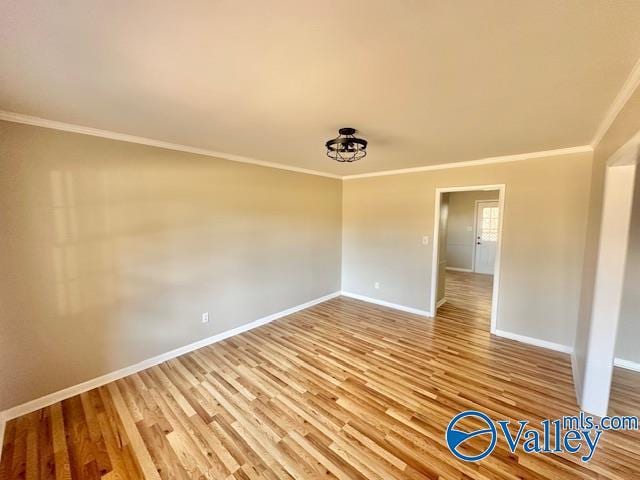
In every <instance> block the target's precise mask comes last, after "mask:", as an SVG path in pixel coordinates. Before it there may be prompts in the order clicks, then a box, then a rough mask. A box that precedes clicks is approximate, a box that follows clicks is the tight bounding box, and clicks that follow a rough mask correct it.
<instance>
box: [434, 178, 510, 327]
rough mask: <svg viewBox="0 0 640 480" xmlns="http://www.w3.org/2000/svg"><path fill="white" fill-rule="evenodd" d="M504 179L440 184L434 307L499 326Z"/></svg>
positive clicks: (438, 312) (440, 311)
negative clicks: (492, 182) (463, 184)
mask: <svg viewBox="0 0 640 480" xmlns="http://www.w3.org/2000/svg"><path fill="white" fill-rule="evenodd" d="M504 191H505V187H504V185H482V186H469V187H450V188H438V189H436V199H435V204H436V208H435V222H434V237H433V238H434V246H433V265H434V266H435V268H433V272H432V283H431V311H432V312H433V313H434V315H433V316H439V317H440V318H455V319H456V320H458V321H464V322H465V323H466V324H468V325H472V326H473V327H476V328H482V329H486V330H489V331H491V332H494V331H495V330H496V328H497V326H496V323H497V312H498V304H497V301H498V290H499V273H500V270H499V265H500V246H501V236H502V218H503V211H504Z"/></svg>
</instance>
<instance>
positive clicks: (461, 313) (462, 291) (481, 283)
mask: <svg viewBox="0 0 640 480" xmlns="http://www.w3.org/2000/svg"><path fill="white" fill-rule="evenodd" d="M492 291H493V275H483V274H481V273H470V272H457V271H454V270H447V272H446V275H445V288H444V296H445V298H446V299H447V301H446V302H445V303H444V304H443V305H442V306H441V307H440V308H439V309H438V316H439V317H441V318H445V319H455V320H457V321H458V322H463V323H465V324H467V325H469V326H470V327H476V328H482V329H484V330H489V328H490V326H491V294H492Z"/></svg>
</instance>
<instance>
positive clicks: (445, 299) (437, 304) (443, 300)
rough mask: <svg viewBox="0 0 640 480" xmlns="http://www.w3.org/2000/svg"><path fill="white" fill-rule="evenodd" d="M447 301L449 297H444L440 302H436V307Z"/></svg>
mask: <svg viewBox="0 0 640 480" xmlns="http://www.w3.org/2000/svg"><path fill="white" fill-rule="evenodd" d="M445 303H447V297H444V298H443V299H442V300H440V301H439V302H438V303H436V308H440V307H441V306H442V305H444V304H445Z"/></svg>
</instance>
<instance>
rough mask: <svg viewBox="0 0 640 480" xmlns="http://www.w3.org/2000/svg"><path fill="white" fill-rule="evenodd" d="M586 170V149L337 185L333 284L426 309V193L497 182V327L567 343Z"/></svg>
mask: <svg viewBox="0 0 640 480" xmlns="http://www.w3.org/2000/svg"><path fill="white" fill-rule="evenodd" d="M590 174H591V154H588V153H587V154H573V155H566V156H562V157H548V158H543V159H532V160H526V161H519V162H510V163H502V164H492V165H486V166H475V167H464V168H453V169H447V170H434V171H427V172H420V173H410V174H403V175H391V176H381V177H371V178H363V179H357V180H355V179H354V180H348V181H345V182H344V186H343V239H344V240H343V245H342V253H343V277H342V278H343V285H342V288H343V290H345V291H348V292H352V293H356V294H360V295H366V296H369V297H373V298H377V299H380V300H385V301H388V302H392V303H397V304H400V305H405V306H409V307H413V308H418V309H423V310H429V309H430V298H429V297H430V288H431V285H430V282H431V271H432V265H431V262H432V247H431V245H432V244H433V242H431V244H430V245H428V246H425V245H422V242H421V237H422V236H423V235H430V236H432V235H433V215H434V200H435V189H436V188H438V187H454V186H469V185H487V184H502V183H504V184H506V195H505V202H506V203H505V210H504V212H503V215H504V217H503V220H504V223H503V251H502V264H501V283H500V285H501V287H500V305H499V312H498V319H497V320H498V322H497V324H498V328H499V329H501V330H507V331H510V332H513V333H517V334H521V335H526V336H531V337H535V338H538V339H541V340H547V341H551V342H556V343H560V344H564V345H573V339H574V333H575V326H576V318H577V313H578V301H579V295H580V278H581V274H582V261H583V255H584V238H585V228H586V216H587V201H588V194H589V180H590ZM374 282H380V289H379V290H376V289H374V288H373V286H374Z"/></svg>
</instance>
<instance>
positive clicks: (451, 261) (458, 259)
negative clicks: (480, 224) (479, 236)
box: [447, 191, 499, 270]
mask: <svg viewBox="0 0 640 480" xmlns="http://www.w3.org/2000/svg"><path fill="white" fill-rule="evenodd" d="M498 197H499V194H498V192H497V191H492V192H483V191H477V192H452V193H451V194H450V197H449V225H448V234H447V266H448V267H451V268H461V269H465V270H473V249H474V246H475V243H476V238H475V236H474V228H475V225H474V223H475V215H476V200H496V201H497V200H498Z"/></svg>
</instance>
